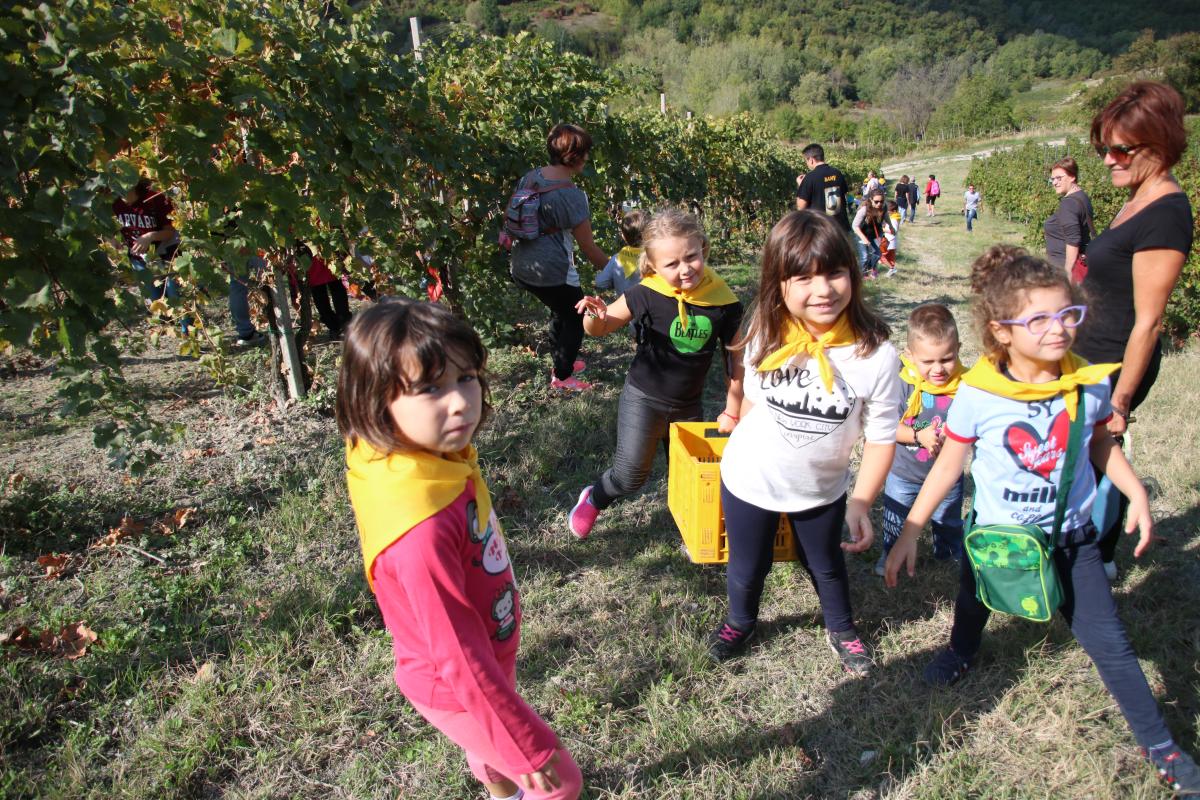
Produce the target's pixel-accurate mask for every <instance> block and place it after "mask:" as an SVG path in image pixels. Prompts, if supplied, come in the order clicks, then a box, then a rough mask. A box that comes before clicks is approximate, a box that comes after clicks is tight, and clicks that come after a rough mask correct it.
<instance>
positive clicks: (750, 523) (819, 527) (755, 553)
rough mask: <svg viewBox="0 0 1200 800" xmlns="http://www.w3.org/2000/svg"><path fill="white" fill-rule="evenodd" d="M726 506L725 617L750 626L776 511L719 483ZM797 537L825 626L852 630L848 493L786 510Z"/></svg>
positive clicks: (770, 552)
mask: <svg viewBox="0 0 1200 800" xmlns="http://www.w3.org/2000/svg"><path fill="white" fill-rule="evenodd" d="M721 504H722V505H723V506H724V510H725V535H726V536H727V537H728V542H729V565H728V567H727V569H726V571H725V575H726V578H725V580H726V585H727V589H728V593H729V621H730V622H732V623H733V624H734V625H737V626H738V627H740V628H748V627H751V626H753V625H754V624H755V623H756V622H757V621H758V604H759V600H761V599H762V591H763V584H764V583H765V582H766V580H767V574H768V573H770V571H771V566H772V564H773V563H774V547H775V532H776V531H777V530H778V529H779V512H778V511H767V510H765V509H762V508H759V507H758V506H755V505H751V504H750V503H747V502H745V501H744V500H740V499H738V498H737V497H736V496H735V495H734V494H733V493H732V492H730V491H729V490H728V489H726V488H725V484H724V482H722V483H721ZM787 517H788V521H789V522H790V523H791V525H792V535H793V536H794V537H795V539H796V552H797V553H798V554H799V556H800V564H801V566H803V567H804V570H805V571H806V572H807V573H808V577H809V579H810V580H811V581H812V584H813V589H815V590H816V592H817V598H818V599H819V600H820V602H821V613H822V614H823V615H824V617H825V628H826V629H827V630H828V631H830V632H831V633H842V632H843V631H848V630H853V629H854V620H853V617H852V615H851V612H850V581H849V578H848V576H847V575H846V558H845V555H844V554H843V553H842V547H841V544H842V522H843V521H845V519H846V495H842V496H841V497H839V498H838V499H837V500H834V501H833V502H832V503H830V504H829V505H824V506H818V507H816V508H810V509H807V510H806V511H795V512H791V513H789V514H788V515H787Z"/></svg>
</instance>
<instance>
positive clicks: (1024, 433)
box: [1004, 411, 1071, 481]
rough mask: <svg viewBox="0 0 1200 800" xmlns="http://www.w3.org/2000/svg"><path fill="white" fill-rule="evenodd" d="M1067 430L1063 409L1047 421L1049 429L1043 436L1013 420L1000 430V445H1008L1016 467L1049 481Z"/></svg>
mask: <svg viewBox="0 0 1200 800" xmlns="http://www.w3.org/2000/svg"><path fill="white" fill-rule="evenodd" d="M1070 430H1071V420H1070V419H1069V418H1068V417H1067V412H1066V411H1060V412H1058V416H1057V417H1055V418H1054V421H1053V422H1052V423H1050V431H1049V432H1048V433H1047V434H1046V438H1045V439H1042V437H1041V436H1039V435H1038V432H1037V431H1036V430H1034V428H1033V426H1032V425H1030V424H1029V423H1027V422H1014V423H1013V424H1012V425H1009V426H1008V430H1007V431H1005V433H1004V446H1005V447H1007V448H1008V452H1009V453H1010V454H1011V455H1012V457H1013V459H1014V460H1015V461H1016V462H1017V466H1019V467H1020V468H1021V469H1023V470H1025V471H1026V472H1032V473H1035V474H1037V475H1041V476H1042V479H1043V480H1045V481H1049V480H1050V476H1051V475H1052V474H1053V473H1054V468H1055V467H1057V466H1058V460H1059V459H1060V458H1062V456H1063V453H1065V452H1066V451H1067V435H1068V434H1069V433H1070Z"/></svg>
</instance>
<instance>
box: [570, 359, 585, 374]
mask: <svg viewBox="0 0 1200 800" xmlns="http://www.w3.org/2000/svg"><path fill="white" fill-rule="evenodd" d="M571 369H572V370H573V371H572V373H571V374H572V375H578V374H579V373H581V372H583V371H584V370H585V369H587V362H586V361H584V360H583V359H582V358H577V359H575V363H574V364H572V365H571Z"/></svg>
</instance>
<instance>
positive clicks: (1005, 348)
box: [885, 245, 1200, 795]
mask: <svg viewBox="0 0 1200 800" xmlns="http://www.w3.org/2000/svg"><path fill="white" fill-rule="evenodd" d="M971 288H972V290H973V291H974V292H975V304H974V305H975V315H976V319H977V323H978V325H979V329H980V335H981V339H982V342H983V347H984V350H985V354H984V356H983V357H981V358H980V360H979V362H978V363H977V364H976V365H975V366H974V367H972V368H971V370H970V371H968V372H967V373H966V374H965V375H964V376H963V379H962V383H963V386H962V387H961V388H960V389H959V391H958V394H957V396H956V397H955V401H954V405H953V406H952V407H951V409H950V413H949V418H948V419H947V421H946V441H945V443H944V444H943V445H942V450H941V453H940V455H939V456H938V458H937V461H936V462H935V463H934V466H933V469H932V470H931V471H930V473H929V477H928V479H926V481H925V485H924V486H923V487H922V489H921V492H920V494H919V495H918V496H917V499H916V502H915V503H914V504H913V507H912V511H911V512H910V513H909V515H908V519H907V521H906V522H905V523H904V528H903V531H902V532H901V534H900V538H899V539H898V540H897V542H896V544H895V546H893V548H892V551H891V554H890V555H889V556H888V560H887V567H886V576H885V577H886V581H887V585H888V586H895V585H896V580H897V576H898V574H899V572H900V571H901V569H904V570H906V571H907V572H908V574H909V575H910V576H911V575H912V574H913V572H914V567H915V565H916V545H917V537H918V535H919V534H920V531H921V529H922V528H923V527H924V525H925V523H926V522H927V521H928V520H929V518H930V516H931V515H932V514H933V513H934V509H935V508H936V507H937V506H938V504H939V503H940V502H941V501H942V498H944V497H945V496H946V495H947V494H948V493H949V492H950V491H951V487H953V486H954V485H955V484H956V482H957V481H958V480H959V476H960V475H961V474H962V471H963V467H964V466H965V464H966V460H967V456H968V454H970V453H972V452H974V460H973V462H972V467H971V471H972V476H973V477H974V479H975V502H974V511H973V512H972V513H973V515H974V522H975V524H978V525H1001V524H1005V525H1013V524H1032V525H1037V526H1040V527H1041V528H1042V529H1043V530H1045V531H1046V532H1050V531H1052V530H1053V529H1056V528H1059V529H1061V535H1060V536H1059V537H1058V541H1057V542H1054V543H1052V544H1053V545H1054V546H1053V549H1052V557H1053V562H1054V567H1055V568H1056V570H1057V573H1058V578H1059V581H1060V582H1061V584H1062V590H1063V591H1062V593H1063V602H1062V605H1061V606H1060V609H1059V610H1060V611H1061V612H1062V614H1063V616H1064V617H1065V618H1066V620H1067V623H1068V624H1069V625H1070V626H1071V632H1072V633H1074V634H1075V638H1076V639H1077V640H1078V641H1079V644H1080V645H1081V646H1082V647H1083V649H1084V651H1085V652H1086V653H1087V654H1088V655H1089V656H1090V657H1091V659H1092V661H1093V662H1094V663H1095V665H1096V670H1097V671H1098V672H1099V673H1100V677H1101V679H1102V680H1103V681H1104V685H1105V686H1106V687H1107V688H1108V690H1109V692H1111V693H1112V695H1113V697H1114V698H1115V699H1116V701H1117V705H1119V706H1120V708H1121V713H1122V714H1124V715H1125V719H1126V721H1127V722H1128V723H1129V726H1130V728H1132V730H1133V734H1134V737H1135V738H1136V739H1137V741H1138V743H1139V744H1140V745H1141V746H1142V748H1143V752H1144V753H1145V755H1146V757H1147V758H1148V759H1149V760H1150V761H1151V763H1152V764H1153V765H1154V766H1155V767H1156V768H1157V769H1158V771H1159V773H1160V775H1162V776H1163V777H1164V778H1165V779H1166V780H1167V781H1168V782H1169V783H1170V784H1171V786H1172V788H1174V789H1175V790H1176V791H1177V792H1178V793H1180V794H1190V795H1195V794H1197V793H1200V769H1197V767H1196V764H1195V762H1194V761H1193V760H1192V759H1191V757H1190V756H1188V754H1187V753H1184V752H1183V751H1182V750H1180V749H1179V747H1178V746H1177V745H1176V744H1175V742H1174V740H1173V739H1172V738H1171V733H1170V731H1168V730H1167V726H1166V724H1165V723H1164V721H1163V718H1162V714H1161V713H1160V712H1159V709H1158V705H1157V704H1156V703H1155V701H1154V695H1152V694H1151V693H1150V687H1149V686H1148V685H1147V684H1146V678H1145V675H1144V674H1143V673H1142V668H1141V666H1140V665H1139V664H1138V660H1137V656H1136V655H1135V654H1134V652H1133V648H1132V647H1131V646H1130V644H1129V639H1128V637H1127V636H1126V634H1125V630H1124V628H1123V627H1122V625H1121V621H1120V619H1119V618H1118V617H1117V608H1116V604H1115V603H1114V602H1113V597H1112V592H1111V591H1110V589H1109V585H1108V580H1107V578H1106V577H1105V575H1104V567H1103V565H1102V562H1101V558H1100V550H1099V548H1098V545H1097V533H1096V529H1095V527H1094V526H1093V525H1092V523H1091V521H1090V515H1091V509H1092V503H1093V501H1094V499H1095V496H1096V479H1095V476H1094V474H1093V472H1092V468H1091V465H1090V464H1089V463H1088V461H1089V459H1088V458H1080V459H1078V460H1077V461H1075V462H1074V470H1073V471H1072V475H1071V476H1065V477H1064V476H1062V472H1063V469H1064V466H1065V464H1066V463H1067V462H1068V461H1070V460H1071V459H1070V457H1069V456H1068V455H1067V452H1066V451H1067V449H1068V447H1069V445H1068V444H1066V442H1068V436H1069V432H1070V429H1071V426H1072V422H1074V421H1075V420H1076V419H1077V416H1078V415H1083V422H1084V424H1083V431H1082V440H1081V444H1080V448H1079V451H1078V452H1080V453H1081V454H1083V453H1086V454H1088V455H1089V456H1090V461H1091V463H1092V464H1095V465H1096V466H1097V467H1098V468H1099V469H1100V470H1101V471H1102V472H1104V474H1106V475H1107V476H1108V477H1109V479H1110V480H1111V481H1112V482H1113V484H1114V485H1115V486H1116V487H1117V488H1118V489H1120V491H1121V492H1122V493H1123V494H1124V495H1125V496H1126V497H1128V498H1129V523H1128V525H1127V526H1126V532H1127V533H1132V532H1133V531H1134V530H1138V531H1139V532H1140V539H1139V542H1138V545H1137V547H1136V548H1135V549H1134V555H1135V556H1140V555H1142V554H1143V553H1145V552H1146V550H1147V549H1148V548H1149V547H1150V543H1151V540H1152V539H1151V528H1152V523H1151V519H1150V504H1149V500H1148V499H1147V496H1146V490H1145V489H1144V488H1143V487H1142V484H1141V483H1140V482H1139V481H1138V478H1137V475H1135V474H1134V472H1133V470H1132V469H1131V468H1130V466H1129V462H1128V461H1126V460H1125V456H1124V455H1123V454H1122V452H1121V448H1120V447H1119V446H1117V444H1116V442H1115V441H1114V440H1113V437H1112V436H1111V435H1110V434H1109V433H1108V430H1107V428H1106V427H1105V426H1106V423H1107V422H1108V420H1109V418H1110V417H1111V416H1112V405H1111V403H1110V400H1109V387H1108V383H1107V381H1106V378H1107V376H1108V375H1109V374H1110V373H1112V372H1113V371H1114V370H1116V369H1117V368H1118V367H1119V365H1118V364H1095V365H1088V363H1087V362H1086V361H1084V360H1083V359H1082V358H1079V357H1078V356H1076V355H1075V354H1074V353H1072V352H1071V344H1072V343H1073V342H1074V341H1075V333H1076V329H1077V327H1078V326H1079V324H1080V323H1081V322H1083V319H1084V316H1085V314H1086V313H1087V307H1086V306H1084V305H1081V304H1080V302H1079V298H1078V296H1077V290H1076V289H1075V288H1074V287H1073V286H1072V285H1071V283H1070V281H1069V279H1068V277H1067V273H1066V272H1064V271H1063V270H1062V269H1061V268H1058V267H1053V266H1051V265H1050V264H1048V263H1047V262H1045V261H1043V260H1042V259H1039V258H1034V257H1032V256H1030V255H1029V254H1028V253H1026V252H1025V251H1024V250H1022V249H1021V248H1017V247H1011V246H1007V245H995V246H993V247H992V248H990V249H989V250H988V251H987V252H985V253H984V254H983V255H982V256H980V257H979V258H978V259H977V260H976V261H975V263H974V265H973V266H972V268H971ZM1067 479H1070V481H1071V482H1070V488H1069V491H1067V492H1066V493H1065V495H1064V498H1063V500H1064V502H1063V503H1062V504H1061V505H1060V504H1059V503H1058V502H1057V501H1058V497H1057V495H1058V494H1059V492H1058V491H1057V488H1058V487H1059V485H1060V482H1061V483H1063V484H1065V483H1066V482H1067ZM1056 506H1057V507H1056ZM1056 516H1057V517H1059V518H1061V525H1059V524H1058V522H1057V520H1056ZM988 615H989V611H988V608H987V606H985V605H984V604H983V603H982V602H981V601H980V599H979V598H978V596H977V587H976V581H975V576H974V574H973V573H972V570H971V567H970V565H969V563H968V559H963V566H962V571H961V580H960V583H959V592H958V599H957V601H956V602H955V607H954V625H953V627H952V629H951V631H950V645H949V646H948V647H946V648H945V649H944V650H942V651H941V652H940V653H939V654H938V655H937V656H936V657H935V658H934V660H933V661H932V662H930V663H929V665H928V666H927V667H926V668H925V680H926V682H928V683H930V684H932V685H935V686H949V685H950V684H953V683H955V682H956V681H958V680H959V679H960V678H962V677H963V675H965V674H966V673H967V672H968V670H970V668H971V666H972V665H973V664H974V663H975V658H976V656H977V654H978V652H979V647H980V642H981V639H982V635H983V629H984V626H985V625H986V624H987V620H988Z"/></svg>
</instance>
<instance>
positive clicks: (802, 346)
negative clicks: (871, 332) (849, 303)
mask: <svg viewBox="0 0 1200 800" xmlns="http://www.w3.org/2000/svg"><path fill="white" fill-rule="evenodd" d="M857 342H858V340H857V339H856V338H855V337H854V328H853V327H851V325H850V320H849V318H848V317H847V316H846V315H845V314H842V315H841V316H840V317H838V318H837V322H835V323H833V327H832V328H830V329H829V330H827V331H825V333H822V334H821V335H820V336H817V337H814V336H813V335H812V334H811V333H809V332H808V330H807V329H806V328H805V327H804V326H803V325H801V324H800V323H799V322H796V321H795V320H794V319H793V320H789V321H788V329H787V332H786V333H785V334H784V337H783V346H782V347H780V348H779V349H778V350H776V351H775V352H774V353H771V354H770V355H768V356H767V357H766V358H764V359H763V360H762V361H761V362H760V363H759V365H758V371H759V372H770V371H772V370H776V369H779V368H780V367H782V366H783V365H784V364H786V363H787V362H788V361H789V360H790V359H791V358H792V357H793V356H797V355H800V354H801V353H803V354H804V355H807V356H808V357H809V358H814V359H816V361H817V367H818V368H819V370H820V372H821V381H822V382H823V383H824V384H825V390H826V391H828V392H832V391H833V365H832V364H830V363H829V356H827V355H826V354H825V351H826V350H828V349H829V348H831V347H844V346H846V345H849V344H857Z"/></svg>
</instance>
